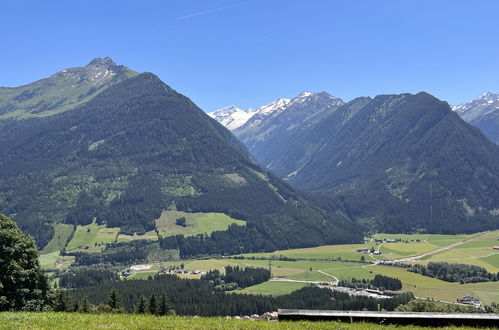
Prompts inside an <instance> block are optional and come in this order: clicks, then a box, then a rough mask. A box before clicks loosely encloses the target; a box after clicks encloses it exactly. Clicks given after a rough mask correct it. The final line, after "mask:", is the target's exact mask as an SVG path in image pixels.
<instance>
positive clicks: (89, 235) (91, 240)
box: [66, 222, 120, 252]
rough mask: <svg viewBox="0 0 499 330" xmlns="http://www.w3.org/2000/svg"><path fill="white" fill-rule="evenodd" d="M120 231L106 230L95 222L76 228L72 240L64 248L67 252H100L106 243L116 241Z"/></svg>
mask: <svg viewBox="0 0 499 330" xmlns="http://www.w3.org/2000/svg"><path fill="white" fill-rule="evenodd" d="M119 231H120V229H119V228H106V226H105V225H98V224H96V223H95V222H94V223H91V224H89V225H86V226H80V225H79V226H77V227H76V231H75V234H74V236H73V239H72V240H71V241H70V242H69V244H68V246H67V247H66V251H67V252H101V251H102V250H103V249H104V247H105V245H106V244H107V243H112V242H115V241H116V238H117V236H118V233H119Z"/></svg>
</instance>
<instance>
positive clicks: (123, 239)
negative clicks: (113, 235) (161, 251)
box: [116, 230, 158, 242]
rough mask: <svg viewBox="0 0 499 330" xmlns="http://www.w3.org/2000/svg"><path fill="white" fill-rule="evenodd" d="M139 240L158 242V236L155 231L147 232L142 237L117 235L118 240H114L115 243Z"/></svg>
mask: <svg viewBox="0 0 499 330" xmlns="http://www.w3.org/2000/svg"><path fill="white" fill-rule="evenodd" d="M140 239H149V240H153V241H157V240H158V234H156V231H155V230H151V231H148V232H147V233H145V234H144V235H125V234H119V235H118V238H117V239H116V241H117V242H130V241H135V240H140Z"/></svg>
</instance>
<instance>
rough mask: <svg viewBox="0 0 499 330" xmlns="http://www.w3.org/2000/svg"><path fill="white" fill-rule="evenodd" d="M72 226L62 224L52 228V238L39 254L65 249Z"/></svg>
mask: <svg viewBox="0 0 499 330" xmlns="http://www.w3.org/2000/svg"><path fill="white" fill-rule="evenodd" d="M73 230H74V226H73V225H69V224H64V223H58V224H56V225H55V226H54V236H53V237H52V239H51V240H50V242H49V243H48V244H47V245H46V246H45V247H44V248H43V250H42V251H41V252H40V253H42V254H45V253H51V252H59V251H61V250H62V249H64V248H65V247H66V244H67V243H68V239H69V237H70V236H71V234H72V233H73Z"/></svg>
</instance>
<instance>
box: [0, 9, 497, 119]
mask: <svg viewBox="0 0 499 330" xmlns="http://www.w3.org/2000/svg"><path fill="white" fill-rule="evenodd" d="M498 14H499V1H492V0H491V1H482V0H473V1H471V0H470V1H457V0H452V1H445V0H438V1H437V0H432V1H428V0H417V1H415V0H414V1H413V0H391V1H389V0H379V1H374V0H365V1H356V0H351V1H346V0H345V1H333V0H330V1H327V0H315V1H314V0H307V1H305V0H303V1H291V0H287V1H285V0H248V1H237V0H199V1H188V0H184V1H174V0H172V1H147V0H142V1H126V0H120V1H111V0H107V1H104V0H100V1H90V0H86V1H83V0H82V1H55V0H53V1H35V0H33V1H23V0H16V1H2V8H1V10H0V29H1V31H2V39H1V49H0V50H1V51H0V63H1V64H0V65H1V74H0V86H17V85H21V84H25V83H28V82H31V81H34V80H37V79H40V78H43V77H46V76H49V75H50V74H52V73H54V72H56V71H59V70H62V69H65V68H68V67H73V66H82V65H85V64H86V63H88V62H89V61H90V60H91V59H92V58H95V57H103V56H110V57H112V58H113V59H114V60H115V62H117V63H119V64H124V65H126V66H128V67H130V68H132V69H134V70H136V71H150V72H153V73H155V74H157V75H158V76H159V77H160V78H161V79H162V80H163V81H164V82H166V83H167V84H169V85H170V86H172V87H173V88H174V89H176V90H177V91H179V92H181V93H183V94H185V95H187V96H189V97H190V98H191V99H192V100H193V101H194V102H196V103H197V104H198V105H199V106H200V107H201V108H202V109H204V110H205V111H213V110H215V109H217V108H220V107H223V106H226V105H231V104H235V105H238V106H239V107H243V108H247V107H255V106H258V105H262V104H266V103H269V102H270V101H272V100H274V99H276V98H278V97H293V96H295V95H297V94H298V93H300V92H302V91H315V92H318V91H323V90H325V91H327V92H329V93H331V94H333V95H335V96H338V97H341V98H342V99H344V100H350V99H352V98H354V97H357V96H361V95H370V96H374V95H377V94H387V93H402V92H411V93H414V92H419V91H422V90H424V91H427V92H429V93H431V94H433V95H435V96H437V97H438V98H440V99H443V100H446V101H448V102H449V103H451V104H457V103H461V102H465V101H468V100H470V99H472V98H474V97H477V96H479V95H480V94H482V93H483V92H485V91H491V92H496V93H498V92H499V19H498Z"/></svg>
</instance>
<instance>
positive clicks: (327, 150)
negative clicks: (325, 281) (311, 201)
mask: <svg viewBox="0 0 499 330" xmlns="http://www.w3.org/2000/svg"><path fill="white" fill-rule="evenodd" d="M317 113H319V117H317V120H315V119H313V117H312V119H311V118H310V117H305V116H302V117H297V118H296V119H295V121H294V122H289V121H288V122H287V125H286V126H285V128H284V129H282V127H276V128H275V132H276V133H274V131H271V133H270V134H269V135H271V136H272V138H271V139H268V138H266V137H264V138H262V135H260V131H258V133H257V134H255V135H250V136H249V137H248V136H245V135H241V134H239V137H240V138H242V141H243V142H244V143H245V144H247V146H248V147H249V148H250V150H254V146H255V145H259V147H258V150H262V151H261V152H255V153H254V155H255V156H256V158H257V159H258V160H259V161H260V162H261V163H262V164H265V165H266V166H267V167H268V168H269V169H270V170H272V171H274V172H275V173H276V174H278V176H280V177H282V178H285V179H286V180H288V182H289V183H290V184H291V185H293V186H294V187H295V188H298V189H303V190H307V191H310V192H314V193H318V194H320V197H319V199H321V200H322V202H323V203H324V205H327V204H330V205H334V207H333V208H336V207H337V206H338V205H342V207H343V209H344V210H345V212H346V213H347V214H348V215H350V216H352V217H354V218H357V219H359V220H361V221H363V222H366V223H367V224H369V225H370V226H371V227H372V228H374V229H375V230H382V231H390V232H404V231H427V232H436V233H457V232H473V231H479V230H485V229H488V228H496V227H498V223H499V219H497V218H496V217H495V216H496V214H497V213H498V210H499V148H498V147H497V146H496V145H494V144H493V143H491V142H490V141H489V140H488V139H487V138H486V137H485V136H484V135H483V134H482V133H481V132H480V131H479V130H478V129H476V128H474V127H472V126H470V125H468V124H466V123H465V122H464V121H463V120H462V119H461V118H459V116H458V115H457V114H456V113H455V112H453V111H452V110H451V109H450V107H449V105H448V104H447V103H446V102H442V101H440V100H438V99H436V98H434V97H433V96H431V95H429V94H427V93H419V94H417V95H411V94H401V95H380V96H377V97H375V98H374V99H371V98H367V97H364V98H358V99H355V100H353V101H351V102H349V103H347V104H344V105H340V106H337V107H332V108H330V109H328V110H326V109H324V110H323V111H317ZM285 114H286V111H284V112H282V113H281V114H279V115H278V116H277V117H276V118H274V119H273V122H274V123H278V122H279V117H280V116H284V115H285ZM268 126H271V125H268ZM275 126H277V125H275ZM279 129H280V130H279ZM236 134H238V132H237V131H236ZM272 134H273V135H272Z"/></svg>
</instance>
